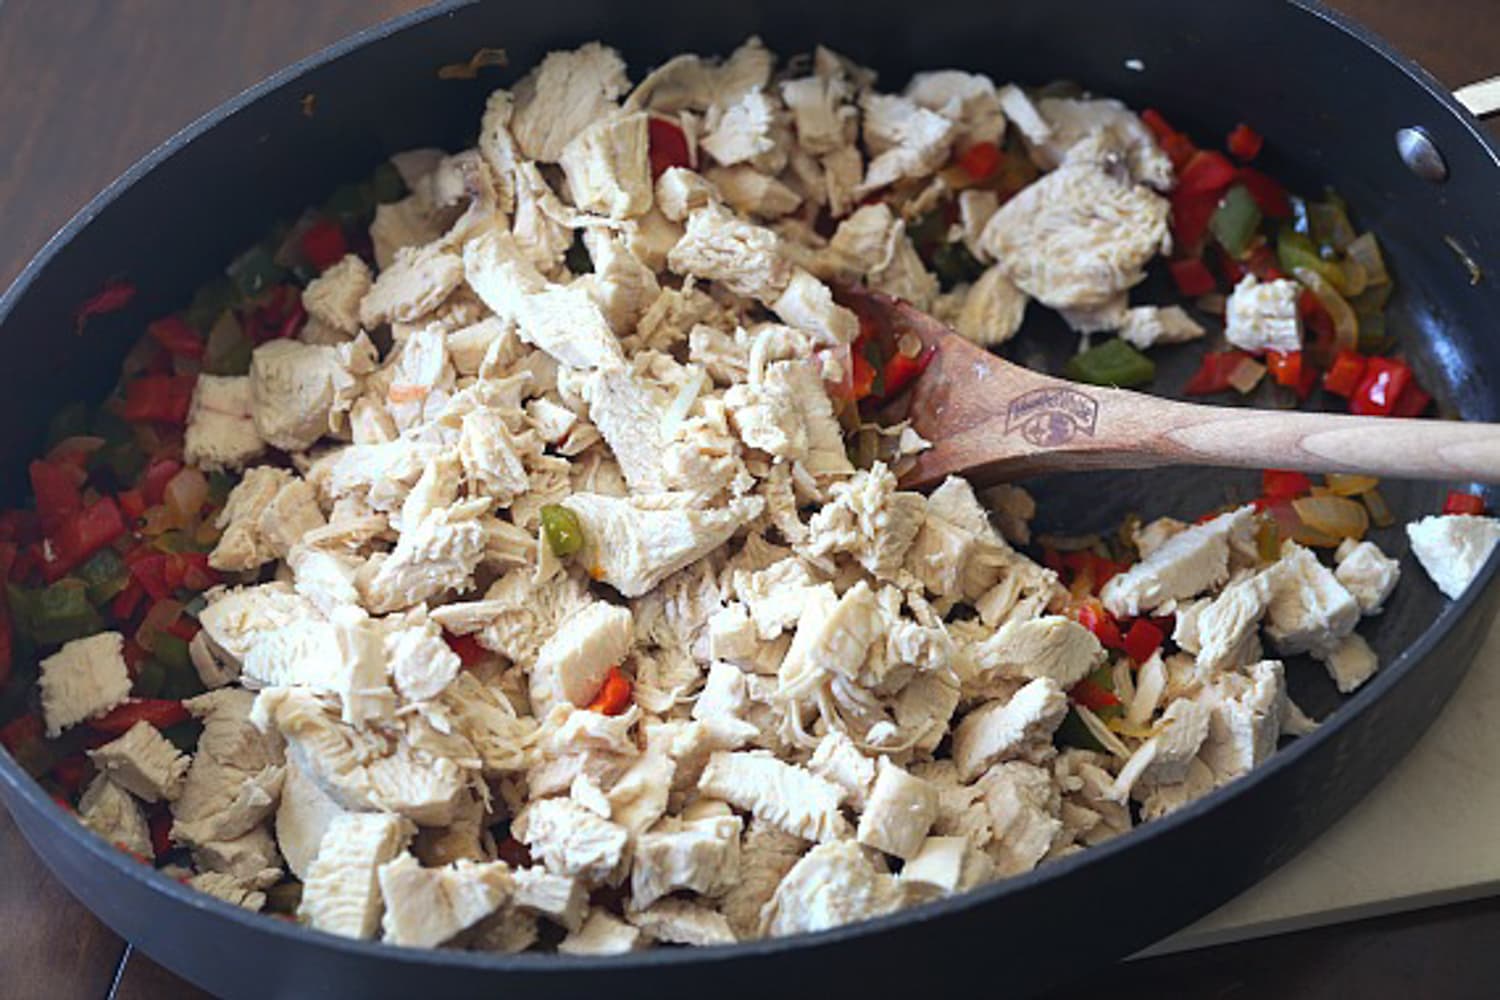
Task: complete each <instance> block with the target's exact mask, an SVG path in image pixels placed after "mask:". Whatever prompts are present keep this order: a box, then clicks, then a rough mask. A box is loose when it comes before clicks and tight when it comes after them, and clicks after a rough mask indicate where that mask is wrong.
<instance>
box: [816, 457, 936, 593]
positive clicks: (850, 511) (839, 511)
mask: <svg viewBox="0 0 1500 1000" xmlns="http://www.w3.org/2000/svg"><path fill="white" fill-rule="evenodd" d="M831 494H832V497H831V499H830V501H829V502H828V503H826V504H824V505H823V506H822V507H821V508H820V509H819V510H818V512H817V513H816V514H814V515H813V518H812V520H811V521H810V522H809V523H808V526H807V527H808V537H807V541H806V542H805V543H804V544H803V545H802V546H801V550H802V552H803V553H804V554H805V555H807V556H809V557H811V558H814V559H816V558H819V557H824V556H828V555H831V554H833V553H838V552H846V553H848V554H849V555H851V556H853V557H854V559H855V561H857V562H858V563H859V564H860V565H861V566H863V567H864V568H865V569H867V570H869V571H870V572H871V573H872V574H874V575H875V577H876V578H877V579H882V580H889V579H892V578H894V576H895V574H896V571H897V570H899V569H900V568H901V565H902V563H903V561H904V560H905V559H906V553H907V550H908V549H910V548H911V544H912V542H913V541H914V540H915V539H916V537H917V532H918V531H919V530H921V528H922V522H923V518H924V516H925V514H926V509H927V502H926V500H924V499H923V497H922V495H921V494H920V493H907V492H903V491H900V490H897V489H896V477H895V475H894V474H892V472H891V471H890V469H888V468H887V467H886V465H885V463H883V462H876V463H875V465H874V467H873V468H871V469H870V470H868V471H865V470H860V471H859V472H856V473H855V474H854V477H853V478H852V479H849V480H847V481H846V482H841V483H835V484H834V486H833V489H832V490H831Z"/></svg>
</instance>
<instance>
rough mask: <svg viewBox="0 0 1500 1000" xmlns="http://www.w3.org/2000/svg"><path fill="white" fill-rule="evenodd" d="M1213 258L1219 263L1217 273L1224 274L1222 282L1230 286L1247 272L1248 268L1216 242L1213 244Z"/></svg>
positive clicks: (1237, 282)
mask: <svg viewBox="0 0 1500 1000" xmlns="http://www.w3.org/2000/svg"><path fill="white" fill-rule="evenodd" d="M1214 259H1215V262H1216V263H1217V264H1218V265H1219V273H1220V274H1222V275H1223V276H1224V282H1225V284H1227V285H1228V286H1229V287H1230V288H1233V287H1234V286H1235V285H1238V284H1239V283H1240V279H1241V278H1243V277H1244V276H1245V275H1246V274H1248V273H1249V268H1248V267H1246V266H1245V265H1244V264H1242V263H1240V262H1239V261H1237V260H1235V259H1234V257H1232V256H1230V253H1229V251H1228V250H1225V249H1224V248H1223V247H1221V246H1219V245H1218V244H1214Z"/></svg>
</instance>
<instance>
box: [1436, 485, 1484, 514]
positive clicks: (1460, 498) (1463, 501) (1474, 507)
mask: <svg viewBox="0 0 1500 1000" xmlns="http://www.w3.org/2000/svg"><path fill="white" fill-rule="evenodd" d="M1443 513H1444V514H1476V515H1478V514H1483V513H1484V497H1481V496H1476V495H1474V494H1473V493H1465V492H1464V491H1463V490H1449V491H1448V498H1447V499H1446V500H1444V501H1443Z"/></svg>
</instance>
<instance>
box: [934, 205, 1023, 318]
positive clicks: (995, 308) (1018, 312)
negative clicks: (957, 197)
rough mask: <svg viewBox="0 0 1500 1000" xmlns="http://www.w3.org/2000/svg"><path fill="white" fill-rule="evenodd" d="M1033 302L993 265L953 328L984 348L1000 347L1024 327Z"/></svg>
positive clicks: (966, 300)
mask: <svg viewBox="0 0 1500 1000" xmlns="http://www.w3.org/2000/svg"><path fill="white" fill-rule="evenodd" d="M967 193H968V192H965V194H967ZM1029 301H1030V299H1029V298H1028V297H1027V295H1026V293H1025V292H1023V291H1021V289H1020V288H1018V287H1017V286H1016V283H1015V282H1013V281H1011V280H1010V278H1008V277H1006V275H1005V270H1004V269H1003V268H1002V267H1000V266H999V265H998V264H996V265H993V266H991V267H989V268H987V269H986V270H985V272H984V273H983V274H981V275H980V276H979V279H978V280H977V281H975V282H974V285H973V287H971V288H970V289H969V293H968V294H967V295H966V296H964V302H963V307H962V308H961V309H959V311H958V317H957V318H956V319H955V321H954V323H953V329H955V330H957V331H958V332H959V333H961V334H963V335H964V336H965V337H967V338H968V339H970V340H972V341H974V343H976V344H979V345H980V346H982V347H999V346H1000V345H1001V344H1003V343H1005V342H1006V341H1007V340H1009V339H1010V338H1012V337H1014V336H1015V335H1016V332H1017V331H1019V330H1020V329H1021V321H1022V320H1023V319H1024V318H1025V316H1026V303H1027V302H1029Z"/></svg>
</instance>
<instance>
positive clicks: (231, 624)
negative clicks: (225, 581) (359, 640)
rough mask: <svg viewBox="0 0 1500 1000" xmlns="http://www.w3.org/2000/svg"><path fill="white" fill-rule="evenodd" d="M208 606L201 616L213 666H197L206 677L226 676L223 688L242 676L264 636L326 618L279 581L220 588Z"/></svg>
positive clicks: (199, 620)
mask: <svg viewBox="0 0 1500 1000" xmlns="http://www.w3.org/2000/svg"><path fill="white" fill-rule="evenodd" d="M207 596H208V604H207V605H206V606H205V607H204V608H203V610H202V611H200V612H199V613H198V624H199V625H201V626H202V627H203V630H202V632H201V633H200V635H202V636H203V638H204V640H205V642H204V652H205V653H206V655H207V656H208V657H210V658H211V659H212V661H213V662H212V663H209V664H202V663H198V662H197V659H198V658H197V657H195V666H197V667H198V672H199V673H200V674H203V673H205V672H207V670H208V669H210V668H213V669H215V670H217V671H219V672H220V673H221V674H222V675H223V680H221V681H220V683H218V684H208V681H207V679H205V684H207V686H209V687H220V686H222V685H223V684H224V683H227V682H228V681H229V680H232V679H233V678H235V677H238V676H239V673H240V667H241V664H243V662H244V659H245V657H246V656H248V655H249V653H250V649H251V647H252V646H254V645H255V643H256V642H258V641H259V640H260V637H261V636H262V635H263V634H269V633H273V632H275V631H277V630H278V629H282V628H285V627H286V626H288V625H291V624H292V623H293V622H298V621H304V620H309V619H311V620H316V619H318V618H321V617H322V614H321V613H320V612H319V611H318V609H317V607H316V606H315V605H314V604H313V603H312V602H311V601H309V600H308V599H307V598H306V597H304V596H302V595H301V594H299V593H297V592H295V591H294V590H293V589H292V588H291V587H290V586H288V585H287V584H286V583H283V582H280V581H275V582H272V583H263V584H258V585H256V586H253V587H236V588H233V589H229V590H224V589H216V590H212V591H210V592H209V593H208V595H207Z"/></svg>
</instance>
